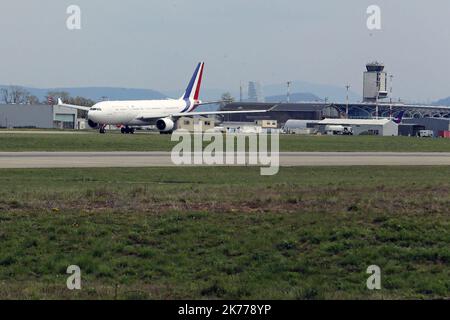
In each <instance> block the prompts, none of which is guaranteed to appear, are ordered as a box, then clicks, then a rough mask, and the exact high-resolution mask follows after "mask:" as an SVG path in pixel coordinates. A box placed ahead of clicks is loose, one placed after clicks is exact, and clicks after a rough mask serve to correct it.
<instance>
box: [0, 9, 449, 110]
mask: <svg viewBox="0 0 450 320" xmlns="http://www.w3.org/2000/svg"><path fill="white" fill-rule="evenodd" d="M70 4H77V5H79V6H80V7H81V10H82V29H81V30H79V31H69V30H67V28H66V19H67V17H68V15H67V14H66V8H67V7H68V6H69V5H70ZM371 4H377V5H379V6H380V7H381V9H382V30H381V31H372V32H371V31H369V30H368V29H367V27H366V19H367V14H366V9H367V7H368V6H369V5H371ZM449 15H450V1H448V0H433V1H424V0H421V1H419V0H395V1H392V0H371V1H366V0H342V1H336V0H327V1H325V0H315V1H312V0H309V1H305V0H277V1H273V0H227V1H220V2H219V1H211V0H157V1H156V0H154V1H151V0H150V1H149V0H128V1H123V0H122V1H119V0H70V1H66V0H40V1H29V0H14V1H12V0H2V1H1V3H0V48H1V55H0V57H1V62H0V83H2V84H20V85H27V86H36V87H56V86H58V87H62V86H94V85H95V86H123V87H139V88H152V89H156V90H161V91H167V90H177V89H179V90H180V92H181V91H182V89H184V87H185V86H186V84H187V81H188V78H189V76H190V75H191V73H192V72H193V69H194V67H195V64H196V63H197V62H198V61H200V60H205V61H206V63H207V65H206V68H207V69H206V70H205V80H204V81H205V82H204V84H205V86H207V87H208V88H223V89H231V88H233V89H235V88H236V87H238V86H239V80H241V79H242V80H251V79H256V80H260V81H261V82H262V83H263V84H275V83H281V82H284V81H286V80H304V81H308V82H314V83H323V84H334V85H339V86H344V85H345V84H346V83H350V84H351V85H352V89H353V90H354V91H356V92H358V93H360V92H361V90H362V89H361V87H362V71H363V69H364V65H365V63H366V62H368V61H371V60H374V59H377V60H381V61H383V62H384V63H385V64H386V66H387V71H388V72H391V73H393V74H394V76H395V79H394V91H395V95H396V96H401V97H402V98H407V99H418V100H420V101H427V100H428V99H431V100H432V99H436V98H441V97H445V96H449V95H450V81H449V79H448V78H449V76H448V74H449V72H450V59H449V57H450V18H449Z"/></svg>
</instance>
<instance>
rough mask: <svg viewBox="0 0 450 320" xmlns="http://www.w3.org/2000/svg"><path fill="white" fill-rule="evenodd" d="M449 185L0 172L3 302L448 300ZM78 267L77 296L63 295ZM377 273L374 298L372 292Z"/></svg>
mask: <svg viewBox="0 0 450 320" xmlns="http://www.w3.org/2000/svg"><path fill="white" fill-rule="evenodd" d="M132 138H134V137H132ZM98 139H101V138H98ZM105 139H109V138H108V137H106V138H105ZM119 139H128V137H120V138H119ZM130 140H131V139H130ZM122 141H125V140H122ZM135 141H136V140H135ZM449 176H450V167H426V168H423V167H421V168H415V167H402V168H399V167H382V168H381V167H375V168H363V167H358V168H346V167H344V168H282V169H281V171H280V173H279V174H278V175H277V176H273V177H262V176H260V175H259V171H258V169H257V168H226V169H220V170H217V168H192V169H189V170H186V169H183V168H173V169H160V168H159V169H155V168H145V169H141V168H139V169H115V168H111V169H52V170H47V169H42V170H0V241H1V242H0V243H1V250H0V298H2V299H4V298H8V299H11V298H27V299H40V298H50V299H52V298H73V299H77V298H87V299H114V298H118V299H141V298H142V299H172V298H194V299H254V298H256V299H257V298H264V299H275V298H280V299H345V298H368V299H379V298H386V299H397V298H449V297H450V281H449V279H450V267H449V264H450V212H449V208H450V179H449ZM72 264H75V265H79V266H80V267H81V270H82V277H83V280H82V281H83V282H82V287H83V289H82V290H81V291H76V292H72V291H69V290H67V289H66V286H65V284H66V277H67V276H68V275H66V274H65V271H66V268H67V267H68V266H69V265H72ZM373 264H375V265H378V266H380V267H381V270H382V290H380V291H369V290H367V288H366V280H367V277H368V276H369V275H368V274H366V269H367V267H368V266H369V265H373Z"/></svg>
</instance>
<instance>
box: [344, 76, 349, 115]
mask: <svg viewBox="0 0 450 320" xmlns="http://www.w3.org/2000/svg"><path fill="white" fill-rule="evenodd" d="M345 88H346V89H347V106H346V108H345V115H346V117H347V119H348V90H349V89H350V85H349V84H348V85H346V86H345Z"/></svg>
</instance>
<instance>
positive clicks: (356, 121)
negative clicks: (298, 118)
mask: <svg viewBox="0 0 450 320" xmlns="http://www.w3.org/2000/svg"><path fill="white" fill-rule="evenodd" d="M389 122H391V120H390V119H324V120H322V121H319V122H318V123H319V124H336V125H385V124H388V123H389Z"/></svg>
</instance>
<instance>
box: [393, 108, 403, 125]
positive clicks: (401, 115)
mask: <svg viewBox="0 0 450 320" xmlns="http://www.w3.org/2000/svg"><path fill="white" fill-rule="evenodd" d="M404 115H405V111H401V112H400V113H399V114H398V116H397V117H396V118H394V122H395V123H396V124H400V123H402V120H403V116H404Z"/></svg>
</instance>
